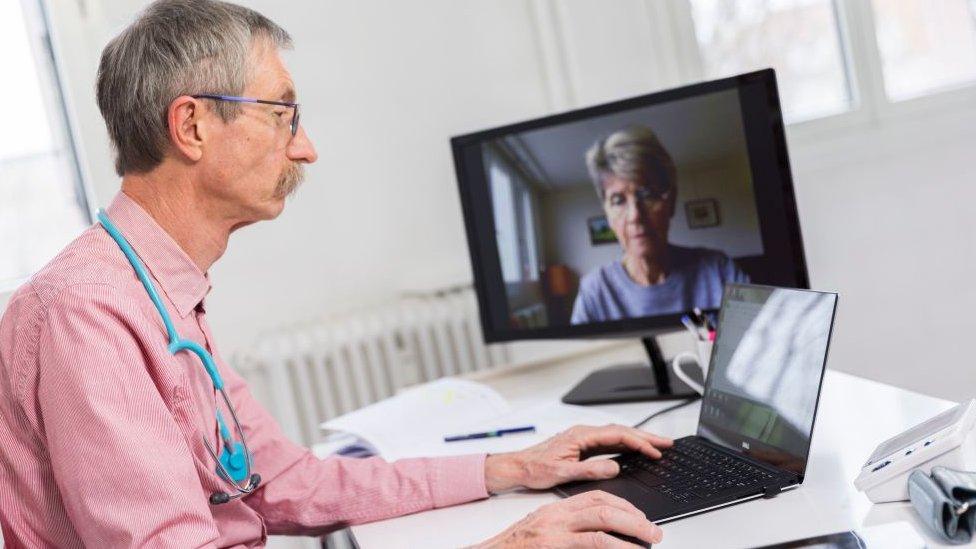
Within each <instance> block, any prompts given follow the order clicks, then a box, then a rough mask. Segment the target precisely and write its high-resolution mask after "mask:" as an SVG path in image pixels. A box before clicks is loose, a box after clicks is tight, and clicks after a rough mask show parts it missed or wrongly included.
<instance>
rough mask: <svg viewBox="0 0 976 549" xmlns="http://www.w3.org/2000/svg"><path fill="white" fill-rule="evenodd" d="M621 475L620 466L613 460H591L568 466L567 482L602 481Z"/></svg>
mask: <svg viewBox="0 0 976 549" xmlns="http://www.w3.org/2000/svg"><path fill="white" fill-rule="evenodd" d="M618 474H620V464H619V463H617V462H616V461H614V460H612V459H591V460H587V461H577V462H575V463H567V464H566V475H567V476H568V477H569V478H568V479H567V480H602V479H608V478H613V477H615V476H617V475H618Z"/></svg>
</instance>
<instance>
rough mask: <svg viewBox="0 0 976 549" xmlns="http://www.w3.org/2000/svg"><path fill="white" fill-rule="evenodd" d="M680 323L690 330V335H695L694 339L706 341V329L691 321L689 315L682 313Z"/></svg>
mask: <svg viewBox="0 0 976 549" xmlns="http://www.w3.org/2000/svg"><path fill="white" fill-rule="evenodd" d="M681 323H682V324H684V326H685V328H687V330H688V331H689V332H691V335H693V336H695V339H697V340H698V341H708V331H707V330H704V329H703V328H702V327H701V326H699V325H698V324H696V323H695V322H694V321H692V320H691V317H689V316H688V315H683V316H682V317H681Z"/></svg>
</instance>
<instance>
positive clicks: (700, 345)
mask: <svg viewBox="0 0 976 549" xmlns="http://www.w3.org/2000/svg"><path fill="white" fill-rule="evenodd" d="M695 351H696V352H694V353H691V352H688V351H685V352H682V353H678V354H677V355H676V356H675V357H674V358H673V359H671V371H673V372H674V375H676V376H678V379H680V380H681V381H684V382H685V384H687V385H688V386H689V387H691V388H692V389H694V390H695V391H696V392H697V393H698V394H701V395H704V394H705V387H704V385H703V384H704V381H705V380H706V379H708V364H709V362H711V360H712V342H711V341H700V340H699V341H695ZM690 360H693V361H695V363H696V364H697V365H698V367H699V368H701V371H702V383H698V382H697V381H695V380H694V379H692V378H691V376H689V375H688V374H687V373H685V371H684V369H683V365H682V361H690Z"/></svg>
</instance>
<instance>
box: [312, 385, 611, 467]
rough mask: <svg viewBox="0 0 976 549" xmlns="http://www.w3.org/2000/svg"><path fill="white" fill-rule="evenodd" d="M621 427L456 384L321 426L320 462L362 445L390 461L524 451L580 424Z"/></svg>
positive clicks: (572, 409)
mask: <svg viewBox="0 0 976 549" xmlns="http://www.w3.org/2000/svg"><path fill="white" fill-rule="evenodd" d="M615 421H617V420H616V418H614V416H612V415H610V414H607V413H604V412H600V411H597V410H593V409H589V408H583V407H579V406H570V405H566V404H562V403H559V402H554V403H546V404H541V405H536V406H532V407H530V408H525V409H518V410H516V409H513V408H512V406H511V405H510V404H509V403H508V402H507V401H505V399H504V398H502V396H501V395H499V394H498V393H497V392H495V391H494V390H493V389H491V388H490V387H488V386H486V385H483V384H480V383H475V382H473V381H467V380H463V379H455V378H442V379H440V380H437V381H434V382H431V383H427V384H424V385H421V386H419V387H415V388H413V389H409V390H407V391H404V392H403V393H400V394H398V395H396V396H394V397H391V398H388V399H386V400H383V401H380V402H377V403H375V404H371V405H369V406H366V407H364V408H361V409H359V410H356V411H355V412H351V413H348V414H345V415H343V416H340V417H337V418H334V419H331V420H329V421H327V422H325V423H323V424H322V428H323V429H324V430H325V431H326V433H327V438H326V442H325V443H323V444H321V445H318V446H317V447H316V448H315V452H316V454H318V455H319V456H320V457H321V456H324V455H328V454H331V453H335V452H336V451H338V450H339V449H341V448H343V447H348V446H349V445H357V446H362V447H365V448H369V449H371V450H375V452H376V453H377V454H379V455H381V456H383V457H384V458H386V459H388V460H395V459H400V458H405V457H423V456H428V457H433V456H447V455H458V454H471V453H482V452H490V453H497V452H507V451H511V450H519V449H522V448H525V447H527V446H531V445H532V444H535V443H537V442H541V441H542V440H545V439H546V438H549V437H550V436H552V435H554V434H556V433H558V432H560V431H562V430H564V429H567V428H569V427H572V426H573V425H577V424H586V425H603V424H607V423H613V422H615ZM526 425H532V426H534V427H535V428H536V431H535V432H534V433H519V434H512V435H506V436H501V437H495V438H483V439H476V440H465V441H459V442H444V437H445V436H451V435H463V434H468V433H474V432H484V431H492V430H496V429H503V428H511V427H521V426H526Z"/></svg>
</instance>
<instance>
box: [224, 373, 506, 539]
mask: <svg viewBox="0 0 976 549" xmlns="http://www.w3.org/2000/svg"><path fill="white" fill-rule="evenodd" d="M221 362H223V361H221ZM222 370H223V371H222V372H221V373H222V374H223V375H224V379H225V382H226V383H227V387H228V389H229V394H230V397H231V400H232V402H233V403H234V406H235V407H236V408H237V411H238V416H239V418H240V420H241V423H242V425H243V427H244V432H245V434H246V435H247V440H248V445H249V446H250V448H251V452H252V456H253V463H254V470H255V472H257V473H258V474H260V475H261V479H262V480H261V487H260V488H259V489H258V490H257V491H255V492H254V493H253V494H251V495H250V496H248V497H246V498H245V499H244V502H245V503H246V504H247V505H249V506H251V508H253V509H254V510H255V511H257V512H258V513H260V514H261V516H262V517H263V518H264V520H265V523H266V525H267V527H268V533H270V534H292V535H321V534H323V533H326V532H329V531H332V530H336V529H339V528H342V527H344V526H346V525H349V524H360V523H364V522H371V521H375V520H381V519H384V518H390V517H396V516H400V515H405V514H408V513H416V512H418V511H424V510H427V509H433V508H436V507H446V506H449V505H457V504H459V503H464V502H467V501H472V500H476V499H482V498H486V497H488V490H487V488H486V487H485V455H483V454H480V455H469V456H457V457H444V458H418V459H403V460H399V461H396V462H393V463H389V462H386V461H384V460H383V459H381V458H375V457H374V458H367V459H356V458H342V457H329V458H326V459H318V458H316V457H315V456H314V455H313V454H312V453H311V451H309V450H308V449H307V448H304V447H301V446H298V445H297V444H295V443H293V442H291V441H290V440H288V438H287V437H286V436H285V435H284V433H282V431H281V429H280V427H279V426H278V424H277V422H276V421H275V420H274V418H272V417H271V415H270V414H269V413H268V412H267V411H266V410H265V409H264V407H262V406H261V405H260V404H259V403H258V402H257V401H256V400H255V399H254V398H253V396H252V395H251V392H250V390H249V389H248V388H247V385H246V384H245V382H244V380H243V379H242V378H241V377H240V376H239V375H237V374H236V373H235V372H233V371H232V370H230V369H229V368H226V367H222ZM225 372H226V373H225Z"/></svg>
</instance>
